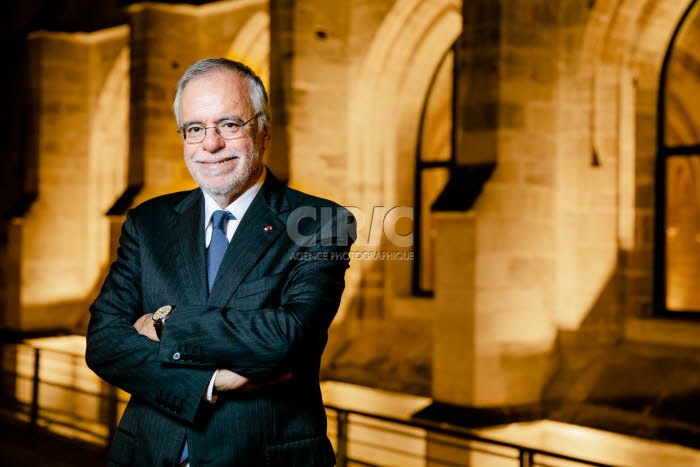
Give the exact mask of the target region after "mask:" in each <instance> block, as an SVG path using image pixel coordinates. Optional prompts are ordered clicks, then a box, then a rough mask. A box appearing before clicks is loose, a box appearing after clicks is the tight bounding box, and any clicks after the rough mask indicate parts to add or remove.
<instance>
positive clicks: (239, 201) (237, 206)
mask: <svg viewBox="0 0 700 467" xmlns="http://www.w3.org/2000/svg"><path fill="white" fill-rule="evenodd" d="M266 174H267V168H266V167H265V166H263V170H262V173H261V174H260V178H258V181H256V182H255V185H253V186H252V187H250V188H248V189H247V190H246V191H244V192H243V194H241V195H240V196H239V197H238V198H236V199H235V200H234V201H233V203H231V204H229V205H228V206H226V210H227V211H228V212H230V213H231V214H233V215H234V216H235V217H236V220H237V221H240V220H241V219H242V218H243V215H244V214H245V212H246V211H247V210H248V207H250V203H252V202H253V198H255V195H257V194H258V191H260V188H261V187H262V184H263V182H264V181H265V175H266ZM202 193H204V228H205V229H206V228H207V227H208V226H209V222H210V221H211V215H212V214H213V213H214V211H218V210H219V209H221V207H219V204H218V203H217V202H216V201H214V198H212V197H211V195H209V194H207V193H206V192H204V191H202Z"/></svg>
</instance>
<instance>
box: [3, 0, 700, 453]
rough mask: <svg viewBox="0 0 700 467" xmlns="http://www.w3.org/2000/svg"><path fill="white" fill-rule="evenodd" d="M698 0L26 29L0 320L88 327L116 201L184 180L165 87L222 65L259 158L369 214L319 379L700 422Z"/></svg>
mask: <svg viewBox="0 0 700 467" xmlns="http://www.w3.org/2000/svg"><path fill="white" fill-rule="evenodd" d="M200 3H201V2H200ZM691 3H692V2H691V0H625V1H623V0H611V1H592V0H571V1H565V0H519V1H511V0H473V1H468V2H467V1H465V2H464V4H462V2H460V1H457V0H379V1H375V0H372V1H369V0H362V1H350V0H340V1H333V2H328V1H323V0H306V1H300V2H296V1H291V0H271V1H269V2H268V1H263V0H230V1H220V2H210V3H207V4H203V5H198V6H195V5H187V4H164V3H158V2H147V3H133V4H130V5H129V6H128V7H127V8H126V9H125V17H126V18H127V19H126V21H127V24H123V25H119V26H116V27H114V28H106V29H104V30H99V31H95V32H90V33H87V32H74V33H69V32H49V31H35V32H33V33H32V34H31V35H30V38H29V41H30V44H31V48H30V52H31V54H30V57H29V58H30V63H31V70H32V76H33V81H32V85H31V86H30V88H31V89H30V90H31V98H32V100H33V109H34V110H36V115H34V116H33V120H32V121H33V126H32V132H31V134H30V135H27V137H29V138H32V139H33V140H34V141H33V145H32V146H31V147H32V148H33V150H32V151H31V152H30V153H29V154H27V157H26V161H24V160H23V161H22V164H25V166H26V167H25V168H26V172H27V173H28V174H29V175H32V174H34V175H35V176H36V177H35V181H36V184H37V186H36V198H35V199H34V200H33V201H32V202H31V203H29V206H28V208H27V209H26V210H25V211H23V212H20V213H18V214H16V215H14V216H12V218H11V219H10V220H9V221H8V222H7V223H6V225H4V228H5V229H6V238H7V242H6V244H5V245H3V247H2V250H1V251H2V260H3V267H4V269H3V277H2V279H3V281H2V287H3V289H2V298H3V304H2V312H1V313H0V320H1V321H0V328H2V329H4V330H9V331H11V332H13V333H18V334H19V335H23V333H32V332H38V331H42V332H43V331H66V330H67V331H69V332H71V333H73V334H75V335H77V336H79V335H81V332H84V329H85V325H86V323H87V319H88V312H87V307H88V304H89V303H90V301H91V299H92V297H94V295H95V293H96V289H95V288H96V287H97V286H99V284H100V283H101V281H102V278H103V276H104V272H105V267H106V266H107V265H108V263H109V261H110V259H111V258H112V257H113V255H114V254H115V251H114V249H115V246H116V239H117V235H118V233H119V227H120V224H121V221H122V220H123V216H124V214H125V212H126V209H128V208H129V207H130V206H134V205H135V204H137V203H139V202H141V201H144V200H146V199H148V198H151V197H153V196H155V195H159V194H162V193H166V192H171V191H177V190H184V189H189V188H191V187H193V186H194V185H193V182H192V180H191V178H190V175H189V173H188V171H187V169H186V167H185V164H184V162H183V159H182V157H183V156H182V142H181V140H180V139H179V136H178V135H177V133H176V131H175V130H176V123H175V119H174V117H173V115H172V108H171V106H172V99H173V97H174V90H175V84H176V82H177V79H178V78H179V76H180V75H181V73H182V72H183V71H184V69H185V68H186V67H187V66H188V65H189V64H190V63H192V62H194V61H196V60H197V59H200V58H203V57H205V56H227V57H229V58H235V59H240V60H242V61H244V62H246V63H248V64H250V65H251V66H252V67H253V68H254V69H255V70H256V71H258V72H259V73H260V75H261V77H262V78H263V80H264V81H265V83H266V85H267V86H268V88H269V90H270V96H271V105H272V123H273V130H272V134H273V136H272V141H273V142H272V147H271V149H270V150H269V151H268V154H267V156H266V157H267V159H266V161H267V163H268V165H269V166H270V167H271V168H272V170H273V171H274V172H275V173H276V174H277V175H279V176H280V177H281V178H283V179H285V181H287V182H288V183H289V184H290V185H291V186H294V187H298V188H300V189H302V190H306V191H310V192H313V193H316V194H318V195H321V196H325V197H330V198H333V199H335V200H337V201H339V202H341V203H342V204H345V205H348V206H350V207H352V209H353V210H354V211H353V212H355V213H356V214H357V215H356V217H357V219H358V221H359V223H360V224H361V225H359V227H360V228H359V238H358V241H357V242H356V247H355V253H356V254H357V256H356V257H354V259H353V261H352V263H351V269H350V270H349V272H348V275H347V276H346V278H347V288H346V293H345V296H344V299H343V304H342V306H341V310H340V313H339V315H338V316H337V318H336V320H335V321H334V324H333V326H332V327H331V331H330V341H329V344H328V347H327V350H326V353H325V355H324V362H323V368H322V377H323V378H324V379H327V380H329V381H332V380H338V381H344V382H347V383H353V384H359V385H364V386H366V387H369V388H375V389H388V390H392V391H395V392H396V393H402V394H405V395H410V396H411V397H416V398H420V399H419V400H420V402H421V403H424V402H425V404H423V406H428V405H431V404H432V406H433V407H439V406H440V404H444V405H446V406H451V405H456V406H461V407H469V408H475V409H494V408H496V409H497V408H505V409H510V408H513V407H519V408H520V407H532V406H537V407H539V408H542V409H543V410H545V409H546V410H549V412H548V415H549V416H550V417H551V418H552V419H555V420H557V421H558V422H571V423H579V424H581V425H588V426H597V427H599V428H603V429H610V430H614V429H617V428H619V427H625V428H626V429H627V430H634V429H635V428H634V427H637V428H636V429H637V431H638V433H633V434H637V435H638V434H639V433H643V432H644V430H645V428H648V429H649V430H651V431H652V432H653V430H654V429H656V428H657V427H659V426H661V427H663V426H665V425H664V424H665V423H673V424H675V423H678V424H680V425H679V426H681V427H682V429H683V430H688V432H691V433H693V434H694V435H697V434H698V433H700V426H698V422H697V417H696V418H695V419H692V417H689V416H688V415H687V413H688V412H687V409H688V406H687V405H684V404H687V403H686V402H685V400H686V399H687V397H688V394H691V395H693V394H694V395H697V394H698V391H700V380H698V378H697V377H696V376H693V375H696V374H698V370H700V361H699V359H698V357H697V355H696V354H697V348H698V347H699V346H700V339H698V338H697V337H698V335H699V334H698V332H700V324H698V320H697V319H695V318H697V316H698V315H697V313H696V314H692V313H684V311H695V312H697V311H698V310H685V309H684V306H685V305H688V304H693V303H694V300H698V301H699V302H700V294H699V293H697V292H696V291H695V289H697V286H696V282H697V280H696V274H695V272H696V271H697V270H700V267H699V266H698V264H700V248H699V247H698V246H697V243H698V238H700V237H699V236H698V234H697V233H696V231H697V228H696V227H695V226H696V224H697V223H698V222H700V217H698V218H697V219H696V215H695V211H694V209H697V208H698V207H699V206H700V196H698V194H697V193H700V189H699V188H698V185H697V183H698V182H697V181H696V180H695V179H694V178H693V176H696V175H698V172H696V171H695V170H696V169H695V167H696V166H698V167H700V165H698V164H697V157H698V156H699V155H700V146H699V145H700V131H698V128H700V112H698V110H697V109H700V101H699V99H700V97H698V96H700V76H699V73H700V72H699V71H698V70H700V53H698V52H697V51H695V48H694V46H692V44H696V43H697V41H698V40H700V20H696V19H695V18H696V17H697V16H698V15H697V13H692V12H691V13H689V14H688V15H687V16H684V15H686V10H687V9H688V7H689V6H690V5H691ZM698 9H700V6H696V7H695V10H698ZM684 20H685V22H684V23H683V24H685V25H686V26H685V29H681V30H680V32H678V33H676V30H677V28H678V26H679V24H680V23H682V22H683V21H684ZM674 38H676V39H677V40H676V42H673V39H674ZM672 44H676V46H675V47H676V48H675V49H672V50H671V49H669V47H671V46H672ZM670 52H673V53H670ZM667 55H668V56H667ZM667 60H668V62H669V63H671V65H668V67H667V65H666V64H667ZM667 73H668V74H667ZM667 76H668V80H669V81H668V83H670V84H667V85H666V88H664V87H663V86H664V84H663V83H664V79H665V78H666V77H667ZM660 96H665V97H666V100H665V101H664V100H663V99H659V97H660ZM663 102H665V104H664V103H663ZM664 118H665V119H666V120H663V119H664ZM660 122H663V124H660ZM659 128H663V130H662V133H663V135H659ZM664 145H665V146H669V147H675V148H676V150H678V151H680V152H681V153H683V151H685V153H683V154H676V153H673V152H672V151H671V152H669V153H668V154H666V153H665V152H664V151H662V149H664V148H665V146H664ZM662 146H664V147H663V148H662ZM678 148H681V149H678ZM693 148H695V150H696V152H692V150H693ZM664 150H665V149H664ZM693 155H694V157H684V156H693ZM667 156H668V157H667ZM682 156H683V157H682ZM664 157H667V158H666V159H664ZM662 168H663V169H664V170H663V171H662ZM662 174H666V175H665V177H664V183H662V181H661V179H660V178H661V177H662ZM660 187H662V188H663V190H665V192H661V191H663V190H659V192H657V191H656V190H657V189H659V188H660ZM664 215H666V217H664ZM392 216H393V217H392ZM662 246H663V248H666V249H665V250H663V248H662ZM664 251H665V252H666V253H667V254H668V257H666V256H661V253H662V252H664ZM382 253H384V256H382ZM387 253H391V254H387ZM382 258H383V259H382ZM661 258H665V260H661ZM667 266H668V269H666V267H667ZM662 269H663V271H666V272H667V274H666V275H663V274H660V272H661V270H662ZM664 281H666V282H664ZM666 285H667V286H668V287H667V288H664V287H665V286H666ZM666 292H668V293H666ZM667 305H668V306H667ZM674 307H677V308H678V310H675V311H679V314H675V315H674V314H671V316H673V317H674V319H666V318H667V314H665V312H667V311H668V309H671V311H674V310H672V309H673V308H674ZM691 318H693V319H691ZM20 363H21V362H20ZM623 380H624V381H630V382H633V383H634V384H631V383H630V384H626V383H623V382H622V381H623ZM331 387H332V385H331ZM332 394H335V393H332ZM333 397H336V396H333ZM428 399H429V401H428ZM372 400H374V399H372ZM412 400H413V399H412ZM415 400H418V399H415ZM629 401H641V402H639V404H638V405H639V407H637V406H634V407H633V408H631V409H630V408H629V407H627V406H626V405H625V403H626V402H629ZM678 401H680V402H678ZM674 404H677V405H674ZM423 406H421V407H423ZM411 407H412V408H413V406H411ZM554 426H557V425H556V424H547V425H545V426H544V427H543V426H542V425H538V428H537V430H541V432H547V433H549V431H548V430H551V429H552V427H554ZM674 426H676V425H674ZM630 427H632V428H630ZM649 427H651V428H649ZM660 432H661V430H659V432H658V433H657V432H654V433H653V434H652V437H653V436H654V435H658V436H661V435H660V434H659V433H660ZM509 433H510V432H509ZM421 449H423V450H427V451H431V450H432V451H433V452H434V451H435V450H436V449H437V448H436V445H435V443H431V441H430V440H429V439H426V440H425V442H424V444H421Z"/></svg>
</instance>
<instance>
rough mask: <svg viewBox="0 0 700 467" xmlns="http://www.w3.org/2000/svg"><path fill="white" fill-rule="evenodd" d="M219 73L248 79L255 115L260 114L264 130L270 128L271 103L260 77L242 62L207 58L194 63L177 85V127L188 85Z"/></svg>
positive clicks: (259, 119) (175, 109) (174, 109)
mask: <svg viewBox="0 0 700 467" xmlns="http://www.w3.org/2000/svg"><path fill="white" fill-rule="evenodd" d="M219 71H232V72H234V73H236V74H238V75H240V76H243V77H245V78H247V79H248V83H249V84H250V88H249V89H250V100H251V102H252V104H253V108H254V109H255V113H256V114H259V117H258V121H259V122H260V124H261V125H262V126H263V128H266V127H267V128H269V127H270V103H269V100H268V97H267V91H266V90H265V85H264V84H263V82H262V80H261V79H260V77H259V76H258V75H257V74H256V73H255V72H254V71H253V70H252V69H251V68H250V67H249V66H248V65H245V64H244V63H241V62H236V61H234V60H229V59H227V58H205V59H203V60H199V61H198V62H195V63H193V64H192V65H191V66H190V67H189V68H188V69H187V70H186V71H185V73H184V74H183V75H182V77H181V78H180V81H178V83H177V92H176V93H175V101H174V102H173V112H174V113H175V120H176V121H177V126H178V127H179V126H180V125H181V123H180V101H181V100H182V93H183V91H184V90H185V87H186V86H187V84H188V83H189V82H190V81H192V80H193V79H194V78H197V77H200V76H204V75H208V74H210V73H216V72H219Z"/></svg>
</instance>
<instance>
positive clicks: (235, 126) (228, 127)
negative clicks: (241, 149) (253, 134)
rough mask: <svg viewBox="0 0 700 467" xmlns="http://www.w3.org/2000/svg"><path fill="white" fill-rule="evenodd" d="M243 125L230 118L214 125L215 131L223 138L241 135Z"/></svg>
mask: <svg viewBox="0 0 700 467" xmlns="http://www.w3.org/2000/svg"><path fill="white" fill-rule="evenodd" d="M242 130H243V125H241V124H240V123H238V122H234V121H231V120H223V121H221V122H219V124H218V125H216V131H217V132H218V133H219V134H220V135H221V137H222V138H224V139H234V138H238V137H239V136H241V133H242Z"/></svg>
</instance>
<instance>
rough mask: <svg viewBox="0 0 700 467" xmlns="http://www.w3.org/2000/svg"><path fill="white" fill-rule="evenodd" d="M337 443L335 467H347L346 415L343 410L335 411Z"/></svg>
mask: <svg viewBox="0 0 700 467" xmlns="http://www.w3.org/2000/svg"><path fill="white" fill-rule="evenodd" d="M337 413H338V417H337V420H338V421H337V425H338V429H337V433H338V438H337V443H336V446H337V448H336V453H335V461H336V467H347V465H348V413H347V412H346V411H345V410H340V409H337Z"/></svg>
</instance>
